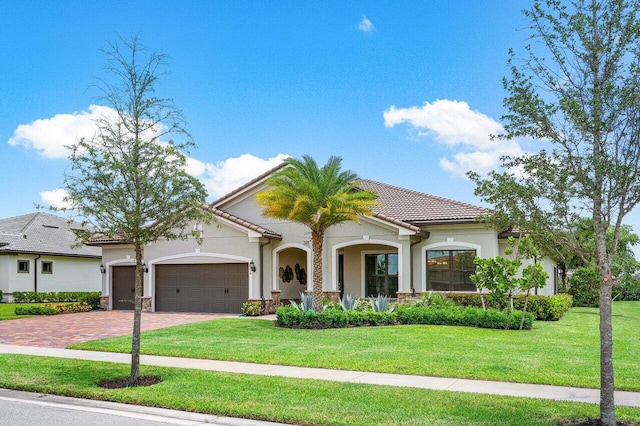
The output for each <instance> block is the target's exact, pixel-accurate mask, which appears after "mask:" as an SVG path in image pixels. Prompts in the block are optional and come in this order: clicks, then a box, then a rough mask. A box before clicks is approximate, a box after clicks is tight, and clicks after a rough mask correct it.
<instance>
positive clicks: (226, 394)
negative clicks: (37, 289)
mask: <svg viewBox="0 0 640 426" xmlns="http://www.w3.org/2000/svg"><path fill="white" fill-rule="evenodd" d="M0 371H2V374H0V387H6V388H13V389H21V390H27V391H37V392H45V393H53V394H59V395H70V396H75V397H80V398H91V399H101V400H109V401H118V402H125V403H131V404H138V405H149V406H156V407H165V408H173V409H179V410H184V411H196V412H202V413H212V414H218V415H228V416H236V417H248V418H253V419H263V420H271V421H278V422H288V423H295V424H304V425H353V424H358V425H430V426H438V425H456V426H458V425H469V426H470V425H485V426H490V425H504V426H506V425H520V426H529V425H532V426H533V425H549V426H552V425H556V424H557V422H558V421H559V420H569V419H574V418H580V419H586V418H587V417H591V418H595V417H598V406H597V405H595V404H581V403H568V402H557V401H547V400H538V399H527V398H512V397H503V396H490V395H478V394H466V393H456V392H444V391H431V390H424V389H409V388H402V387H389V386H373V385H364V384H356V383H336V382H328V381H319V380H301V379H290V378H280V377H263V376H249V375H242V374H228V373H217V372H207V371H198V370H186V369H177V368H174V369H169V368H160V367H144V366H143V367H142V374H145V375H159V376H161V377H162V378H163V381H162V382H161V383H159V384H156V385H154V386H150V387H138V388H128V389H113V390H106V389H101V388H99V387H98V386H97V385H96V383H97V382H98V381H99V380H101V379H104V378H115V377H124V376H127V375H128V371H129V366H128V365H118V364H111V363H105V362H89V361H76V360H67V359H56V358H46V357H28V356H19V355H6V354H5V355H0ZM617 415H618V418H619V419H620V420H624V421H626V422H628V424H634V425H640V423H637V421H638V419H640V409H638V408H633V409H631V408H618V409H617ZM631 421H635V422H636V423H631Z"/></svg>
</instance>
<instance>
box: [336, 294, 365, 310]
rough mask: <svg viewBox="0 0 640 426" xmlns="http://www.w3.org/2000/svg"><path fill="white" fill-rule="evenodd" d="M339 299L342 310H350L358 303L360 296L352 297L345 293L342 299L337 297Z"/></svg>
mask: <svg viewBox="0 0 640 426" xmlns="http://www.w3.org/2000/svg"><path fill="white" fill-rule="evenodd" d="M339 300H340V306H342V310H343V311H352V310H355V309H356V307H357V306H358V303H360V298H358V297H353V296H352V295H350V294H347V295H346V296H345V297H344V299H342V298H341V299H339Z"/></svg>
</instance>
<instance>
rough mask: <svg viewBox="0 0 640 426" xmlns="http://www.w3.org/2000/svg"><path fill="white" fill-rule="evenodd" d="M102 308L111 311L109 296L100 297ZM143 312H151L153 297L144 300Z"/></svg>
mask: <svg viewBox="0 0 640 426" xmlns="http://www.w3.org/2000/svg"><path fill="white" fill-rule="evenodd" d="M100 307H101V308H102V309H104V310H105V311H106V310H107V309H109V296H100ZM142 312H151V296H146V297H143V298H142Z"/></svg>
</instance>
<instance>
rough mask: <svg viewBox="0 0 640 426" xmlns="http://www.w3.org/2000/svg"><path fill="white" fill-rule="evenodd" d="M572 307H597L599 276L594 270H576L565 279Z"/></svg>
mask: <svg viewBox="0 0 640 426" xmlns="http://www.w3.org/2000/svg"><path fill="white" fill-rule="evenodd" d="M567 283H568V284H569V290H568V293H569V294H570V295H572V296H573V306H587V307H598V306H599V301H598V299H599V292H600V274H598V270H597V269H596V268H578V269H576V270H575V271H573V274H571V276H570V277H569V278H568V279H567Z"/></svg>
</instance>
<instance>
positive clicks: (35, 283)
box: [33, 255, 42, 293]
mask: <svg viewBox="0 0 640 426" xmlns="http://www.w3.org/2000/svg"><path fill="white" fill-rule="evenodd" d="M41 257H42V255H38V257H36V258H35V259H33V292H34V293H37V292H38V259H40V258H41Z"/></svg>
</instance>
